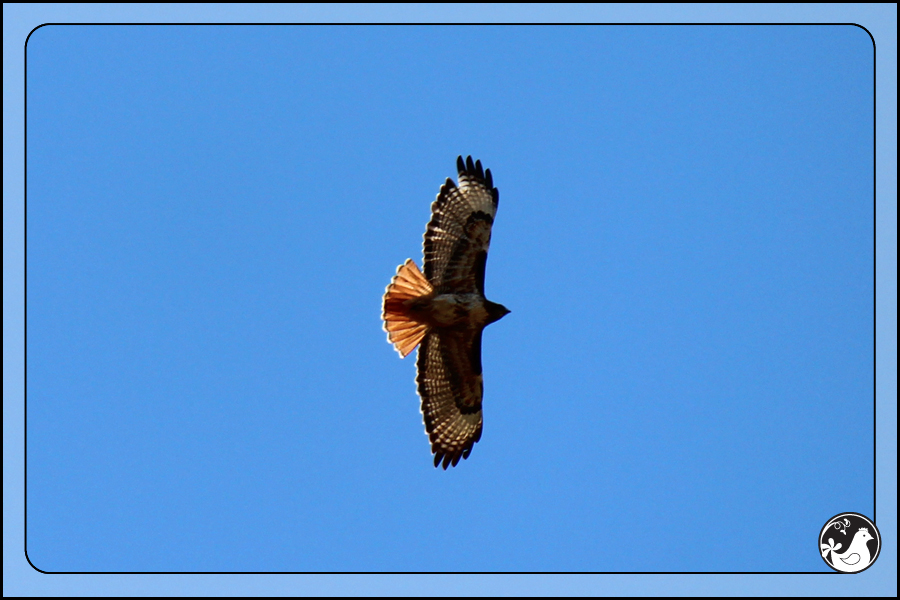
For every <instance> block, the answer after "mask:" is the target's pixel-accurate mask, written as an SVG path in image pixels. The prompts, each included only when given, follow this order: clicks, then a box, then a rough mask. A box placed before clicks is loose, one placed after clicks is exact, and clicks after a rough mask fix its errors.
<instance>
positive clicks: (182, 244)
mask: <svg viewBox="0 0 900 600" xmlns="http://www.w3.org/2000/svg"><path fill="white" fill-rule="evenodd" d="M4 10H5V9H4ZM895 14H896V13H895V12H894V15H895ZM43 20H50V19H43ZM73 20H77V19H73ZM82 20H84V19H82ZM136 20H141V19H136ZM147 20H150V19H147ZM287 20H302V19H300V18H299V16H298V17H295V19H287ZM595 20H602V19H600V16H599V15H598V16H596V17H595ZM37 24H38V23H37V22H36V23H34V24H33V25H32V26H34V25H37ZM28 30H30V27H29V28H28ZM894 36H896V33H895V30H894ZM4 37H6V36H4ZM893 51H894V59H895V56H896V45H894V50H893ZM879 52H880V49H879ZM19 56H21V55H19ZM874 59H875V53H874V50H873V45H872V40H871V38H870V37H869V34H868V33H867V32H866V31H865V30H863V29H861V28H859V27H855V26H850V25H845V26H794V27H778V26H730V27H698V26H656V27H653V26H643V27H640V26H631V27H628V26H618V27H597V26H571V27H541V26H517V27H502V26H496V27H450V26H422V27H390V26H384V27H375V26H363V27H360V26H343V27H341V26H306V27H288V26H267V27H266V26H209V27H176V26H118V27H112V26H93V27H92V26H58V25H56V26H46V27H43V28H41V29H38V30H37V31H35V32H34V33H33V35H32V36H31V38H30V39H29V41H28V46H27V69H28V73H27V86H28V87H27V89H28V93H27V111H28V136H27V144H28V145H27V161H28V167H27V171H26V173H27V177H28V186H27V210H26V211H25V213H24V214H25V216H26V217H27V227H26V228H25V233H26V236H27V262H26V263H25V264H26V273H27V282H28V286H27V292H28V295H27V301H26V302H25V303H24V307H25V309H26V310H27V316H28V321H27V329H26V330H25V331H26V334H27V347H26V350H25V357H26V359H27V369H26V370H25V373H26V375H27V401H28V405H27V406H28V408H27V419H28V422H27V436H28V443H27V466H28V474H27V486H28V495H27V502H26V504H25V507H26V508H27V511H28V519H27V529H26V531H27V552H28V558H29V559H30V561H31V562H32V563H33V564H34V565H35V566H36V567H38V568H39V569H42V570H44V571H119V572H133V571H142V572H155V571H214V572H222V571H231V572H235V571H242V572H246V571H254V572H271V571H286V572H297V571H302V572H319V571H338V572H346V571H404V572H405V571H427V572H447V571H488V572H493V571H504V572H521V571H542V572H543V571H565V572H571V571H579V572H583V571H588V572H634V571H640V572H749V573H754V572H797V571H800V572H829V571H830V569H828V567H827V566H826V565H825V563H824V562H823V561H822V560H821V557H820V556H819V554H818V552H817V536H818V533H819V529H820V528H821V527H822V525H824V523H825V522H826V521H827V520H828V519H829V518H830V517H831V516H833V515H835V514H837V513H840V512H844V511H848V510H849V511H856V512H861V513H863V514H866V515H868V516H870V517H876V518H877V522H878V523H879V525H881V523H882V522H884V523H886V524H891V523H892V524H893V529H892V530H891V529H890V528H888V530H887V531H885V529H882V534H883V535H889V536H890V537H891V538H892V539H891V540H890V544H891V545H892V546H891V547H890V549H887V548H886V550H885V553H884V555H883V556H882V557H881V559H880V561H879V564H877V565H876V566H875V567H873V569H871V570H870V571H872V572H873V575H870V577H877V576H878V575H877V571H876V569H888V568H889V569H890V570H889V571H887V575H886V576H887V577H888V580H889V581H893V586H894V590H895V589H896V566H890V567H889V565H891V564H892V563H893V562H894V559H895V558H896V520H895V516H894V517H891V518H892V519H893V520H888V516H889V515H888V514H887V513H888V512H891V511H892V510H895V509H896V479H895V477H896V475H894V480H893V482H891V481H890V480H886V481H882V480H881V479H879V481H878V485H879V489H880V488H881V486H882V485H884V486H887V487H888V488H889V489H890V487H891V486H893V487H892V489H893V509H892V508H891V505H890V504H889V503H888V504H884V503H883V502H881V501H880V502H879V504H878V507H877V513H876V503H875V499H876V497H875V489H874V476H873V474H874V455H873V446H874V441H875V436H874V433H875V430H874V428H873V419H874V412H875V411H874V402H873V399H874V396H875V392H876V390H875V381H874V377H873V374H874V372H875V366H876V365H875V331H874V326H873V324H874V318H875V297H876V289H875V282H874V278H873V273H874V269H875V256H874V255H873V247H874V245H875V231H876V224H875V203H874V202H873V198H874V192H875V181H874V180H873V170H874V167H875V160H876V159H875V156H874V153H873V148H874V114H873V101H874V97H875V96H874V94H875V86H874V81H873V69H874ZM881 59H882V57H881V55H879V60H881ZM895 64H896V63H895ZM881 85H883V82H881V81H880V80H879V86H881ZM4 93H6V86H4ZM4 104H6V102H4ZM894 127H895V133H896V121H894ZM894 139H896V138H894ZM4 143H5V144H6V139H5V140H4ZM458 154H463V155H464V156H465V155H468V154H471V155H472V156H473V157H474V158H478V159H480V160H481V161H482V162H483V163H484V165H485V166H486V167H489V168H490V169H491V170H492V172H493V174H494V181H495V185H497V187H498V188H499V189H500V199H501V201H500V208H499V212H498V215H497V219H496V222H495V225H494V231H493V241H492V247H491V253H490V256H489V259H488V266H487V280H486V290H487V295H488V297H489V298H491V299H492V300H495V301H497V302H501V303H503V304H504V305H506V306H507V307H509V308H510V309H511V310H512V314H510V315H509V316H507V317H506V318H505V319H503V320H502V321H501V322H499V323H497V324H495V325H492V326H491V327H490V328H489V329H488V330H487V331H486V333H485V336H484V351H483V362H484V377H485V400H484V411H485V426H484V434H483V437H482V440H481V442H479V443H478V444H476V446H475V448H474V450H473V452H472V455H471V456H470V457H469V459H468V460H466V461H463V462H462V463H460V465H459V466H457V467H456V468H455V469H451V470H449V471H446V472H445V471H442V470H435V469H434V468H433V467H432V466H431V455H430V452H429V447H428V443H427V438H426V436H425V434H424V428H423V425H422V417H421V414H420V413H419V409H418V405H419V399H418V397H417V395H416V392H415V383H414V377H415V365H414V359H413V358H412V357H410V358H407V359H406V360H400V359H399V358H398V356H397V354H396V353H395V352H394V351H393V350H392V349H391V347H390V346H389V345H388V343H387V342H386V340H385V334H384V332H383V331H382V330H381V323H380V319H379V313H380V301H381V295H382V293H383V291H384V286H385V285H386V284H387V283H388V281H389V279H390V277H391V275H393V273H394V271H395V269H396V267H397V265H398V264H400V263H401V262H403V260H405V259H406V258H413V259H414V260H416V261H417V262H421V241H422V238H421V236H422V233H423V231H424V228H425V223H426V222H427V220H428V218H429V207H430V203H431V202H432V201H433V199H434V197H435V194H436V192H437V190H438V188H439V186H440V184H441V183H442V181H443V180H444V179H445V178H446V177H448V176H453V177H454V178H455V175H456V173H455V159H456V156H457V155H458ZM4 155H6V152H4ZM4 169H5V170H6V163H5V165H4ZM4 185H5V184H4ZM894 185H896V171H894ZM894 190H896V187H895V188H894ZM6 196H7V193H6V190H5V191H4V197H5V198H6ZM894 198H895V197H894ZM4 202H5V203H6V200H4ZM879 217H880V218H881V217H882V215H879ZM20 223H21V222H20ZM4 227H5V228H6V225H5V226H4ZM4 231H6V229H4ZM5 238H6V235H5ZM879 260H881V258H879ZM893 260H894V261H895V260H896V237H895V238H894V255H893ZM4 271H6V269H4ZM5 277H6V276H5ZM4 303H5V304H6V297H4ZM893 311H894V313H893V317H892V318H894V319H895V318H896V297H895V298H894V305H893ZM4 314H6V310H4ZM4 318H6V317H4ZM20 331H21V330H20ZM894 339H896V338H894ZM4 344H5V345H4V348H6V347H7V346H6V340H5V341H4ZM20 348H21V346H20ZM895 351H896V342H894V352H895ZM20 353H21V350H20ZM882 359H883V357H882V356H880V355H879V362H880V361H881V360H882ZM4 370H6V350H5V351H4ZM893 373H894V377H896V367H895V366H894V371H893ZM895 382H896V379H894V385H895ZM5 385H6V384H5ZM894 390H895V393H896V387H895V388H894ZM4 398H5V403H4V411H6V402H7V401H8V400H9V399H8V398H7V394H6V391H5V392H4ZM20 398H21V396H20ZM4 414H5V415H6V412H5V413H4ZM20 414H21V413H20ZM883 416H884V415H883V414H882V412H879V419H881V418H882V417H883ZM886 418H888V419H890V418H893V419H894V423H896V413H895V412H894V414H893V417H891V415H890V414H887V415H886ZM4 420H5V421H6V418H5V419H4ZM19 423H21V421H19ZM6 427H7V425H5V432H6ZM20 433H21V432H20ZM4 437H6V435H4ZM893 443H894V448H896V431H894V441H893ZM893 460H894V461H895V460H896V458H895V457H894V459H893ZM894 465H896V463H894ZM894 468H896V467H894ZM4 487H6V486H4ZM879 498H881V496H879ZM4 505H6V502H4ZM20 506H21V505H20ZM886 507H887V508H886ZM883 517H884V518H883ZM4 519H5V520H6V512H4ZM5 535H6V534H5ZM4 543H6V541H5V542H4ZM17 543H19V544H21V539H20V540H19V541H18V542H17ZM892 553H893V554H892ZM6 554H7V553H5V555H6ZM4 560H5V563H4V569H6V560H7V559H6V558H5V559H4ZM884 573H885V571H882V577H884V576H885V575H884ZM891 577H892V578H893V579H890V578H891ZM819 579H824V578H819ZM829 579H831V580H833V578H829ZM336 585H337V584H336ZM401 585H402V584H401ZM545 585H547V584H546V583H545ZM818 585H821V584H818ZM337 589H338V588H336V590H337ZM550 589H552V588H550ZM601 589H602V588H596V589H592V588H591V587H590V586H586V587H584V588H583V589H581V593H601ZM798 589H802V588H798ZM527 591H528V588H527V587H523V588H519V592H520V593H524V592H527ZM721 591H724V590H721ZM875 591H876V590H873V593H875ZM294 592H296V590H294ZM569 592H570V593H572V590H569ZM19 593H22V592H19ZM57 593H59V592H57ZM160 593H164V590H162V591H161V592H160ZM269 593H279V590H277V589H273V590H270V592H269ZM285 593H290V592H289V591H285ZM357 593H359V591H357Z"/></svg>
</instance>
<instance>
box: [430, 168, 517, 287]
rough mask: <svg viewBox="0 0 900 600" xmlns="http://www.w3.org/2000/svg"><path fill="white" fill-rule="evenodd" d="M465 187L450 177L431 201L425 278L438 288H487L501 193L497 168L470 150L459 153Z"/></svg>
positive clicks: (460, 177) (461, 175) (460, 179)
mask: <svg viewBox="0 0 900 600" xmlns="http://www.w3.org/2000/svg"><path fill="white" fill-rule="evenodd" d="M456 168H457V171H458V172H459V187H457V186H456V185H455V184H454V183H453V180H452V179H450V178H447V181H446V182H444V185H442V186H441V191H440V193H438V196H437V199H436V200H435V201H434V202H433V203H432V204H431V220H430V221H429V222H428V226H427V227H426V229H425V235H424V236H423V237H424V241H423V244H422V248H423V253H424V255H425V260H424V264H423V270H424V273H425V278H426V279H428V281H429V282H431V284H432V285H433V286H434V287H435V289H436V290H437V293H439V294H442V293H448V292H449V293H454V294H462V293H471V292H475V291H478V292H480V293H481V294H482V295H483V294H484V266H485V262H486V261H487V251H488V247H489V246H490V244H491V226H492V225H493V224H494V216H495V215H496V214H497V205H498V203H499V199H500V193H499V192H498V191H497V188H495V187H494V182H493V178H492V177H491V170H490V169H488V170H487V171H485V170H483V169H482V167H481V161H475V162H473V161H472V157H471V156H469V157H468V158H467V159H466V160H465V161H463V159H462V156H460V157H457V159H456Z"/></svg>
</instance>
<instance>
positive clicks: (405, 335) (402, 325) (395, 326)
mask: <svg viewBox="0 0 900 600" xmlns="http://www.w3.org/2000/svg"><path fill="white" fill-rule="evenodd" d="M432 291H434V288H433V287H431V284H430V283H428V280H427V279H425V276H424V275H422V272H421V271H419V267H417V266H416V263H414V262H413V261H412V259H411V258H410V259H407V260H406V262H405V263H403V264H402V265H400V266H399V267H397V274H396V275H394V277H393V279H391V283H390V285H388V286H387V290H385V292H384V301H383V303H382V311H381V318H382V319H384V330H385V331H387V334H388V341H389V342H390V343H392V344H393V345H394V348H395V349H396V350H397V352H399V353H400V356H401V357H403V358H405V357H406V355H407V354H409V353H410V352H412V351H413V350H415V348H416V346H418V345H419V342H421V341H422V338H423V337H425V334H426V333H428V325H425V324H424V323H419V322H418V321H416V320H415V319H413V317H412V316H411V315H410V314H409V311H408V309H407V306H408V304H407V301H409V300H412V299H415V298H419V297H421V296H426V295H428V294H430V293H431V292H432Z"/></svg>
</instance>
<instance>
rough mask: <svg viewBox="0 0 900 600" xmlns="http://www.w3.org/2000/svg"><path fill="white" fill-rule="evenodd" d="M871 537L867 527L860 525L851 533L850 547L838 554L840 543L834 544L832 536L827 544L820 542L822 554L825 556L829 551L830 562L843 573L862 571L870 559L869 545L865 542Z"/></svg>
mask: <svg viewBox="0 0 900 600" xmlns="http://www.w3.org/2000/svg"><path fill="white" fill-rule="evenodd" d="M872 539H875V538H873V537H872V534H870V533H869V530H868V528H866V527H860V529H859V531H857V532H856V533H855V534H854V535H853V540H852V541H851V542H850V547H849V548H847V550H845V551H844V552H842V553H840V554H838V552H837V551H838V550H840V549H841V544H835V543H834V539H833V538H828V544H822V556H823V557H824V556H827V555H828V553H829V552H831V564H832V565H833V566H834V568H835V569H837V570H838V571H843V572H844V573H856V572H858V571H862V570H863V569H865V568H866V567H868V566H869V563H870V562H871V560H872V557H871V555H870V554H869V547H868V546H867V545H866V542H868V541H869V540H872Z"/></svg>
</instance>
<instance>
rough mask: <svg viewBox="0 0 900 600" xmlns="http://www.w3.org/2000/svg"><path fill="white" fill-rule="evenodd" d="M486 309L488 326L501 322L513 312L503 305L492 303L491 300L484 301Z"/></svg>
mask: <svg viewBox="0 0 900 600" xmlns="http://www.w3.org/2000/svg"><path fill="white" fill-rule="evenodd" d="M484 307H485V309H486V310H487V314H488V324H490V323H493V322H495V321H499V320H500V319H502V318H503V317H505V316H506V315H508V314H509V313H510V312H512V311H511V310H509V309H508V308H506V307H505V306H503V305H502V304H497V303H496V302H491V301H490V300H485V301H484Z"/></svg>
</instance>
